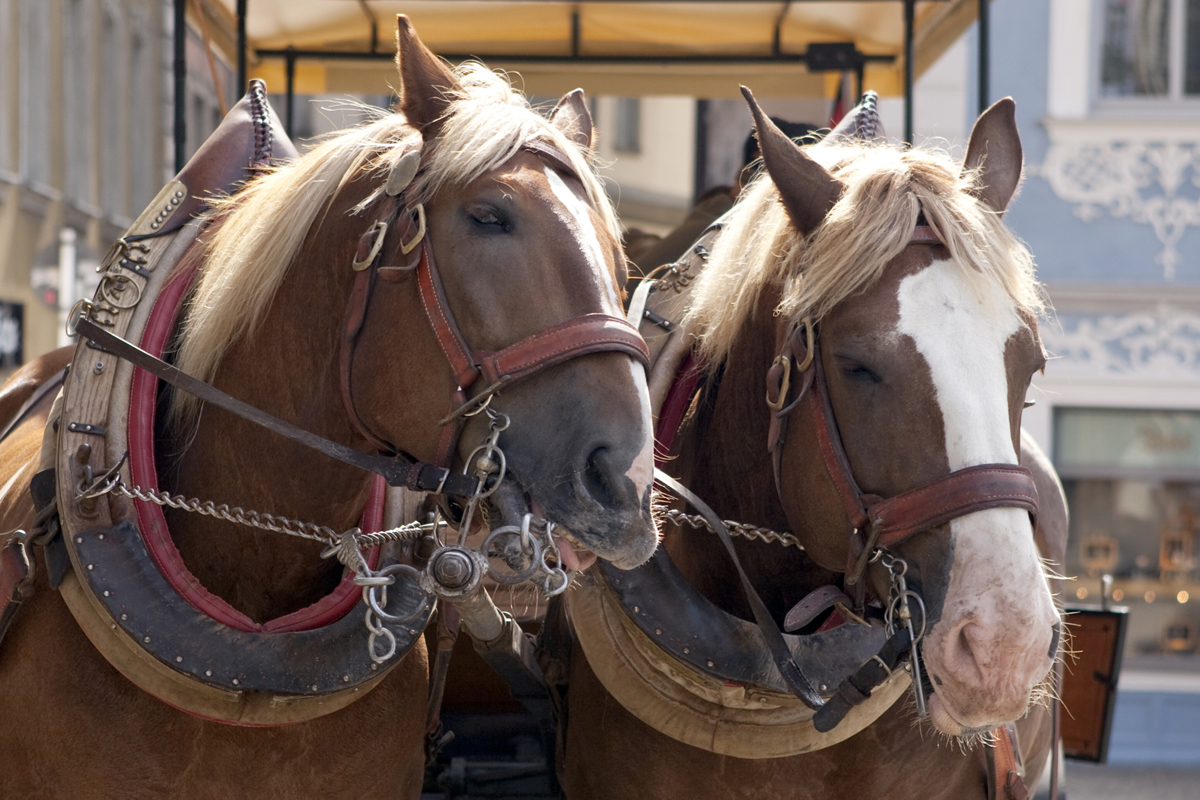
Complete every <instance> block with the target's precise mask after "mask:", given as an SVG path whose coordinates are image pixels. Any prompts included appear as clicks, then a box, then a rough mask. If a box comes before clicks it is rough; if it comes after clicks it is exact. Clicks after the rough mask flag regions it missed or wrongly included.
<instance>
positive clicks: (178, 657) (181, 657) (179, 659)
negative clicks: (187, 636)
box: [175, 656, 183, 664]
mask: <svg viewBox="0 0 1200 800" xmlns="http://www.w3.org/2000/svg"><path fill="white" fill-rule="evenodd" d="M175 663H176V664H182V663H183V656H175Z"/></svg>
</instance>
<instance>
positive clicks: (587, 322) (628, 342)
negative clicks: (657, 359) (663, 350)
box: [474, 314, 650, 386]
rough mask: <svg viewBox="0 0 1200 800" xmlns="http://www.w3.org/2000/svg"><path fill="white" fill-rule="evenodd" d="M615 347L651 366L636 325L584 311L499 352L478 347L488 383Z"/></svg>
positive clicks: (508, 378) (511, 379)
mask: <svg viewBox="0 0 1200 800" xmlns="http://www.w3.org/2000/svg"><path fill="white" fill-rule="evenodd" d="M606 350H616V351H619V352H622V353H625V354H626V355H628V356H630V357H632V358H634V359H636V360H637V361H640V362H641V363H642V366H645V367H649V365H650V351H649V350H648V349H647V348H646V342H645V340H643V339H642V335H641V334H640V333H638V330H637V328H635V327H633V326H632V325H630V324H629V323H628V322H626V321H625V320H624V319H621V318H620V317H613V316H609V315H608V314H584V315H583V316H582V317H576V318H575V319H572V320H568V321H566V322H564V323H562V324H560V325H555V326H554V327H552V328H546V329H545V330H544V331H541V332H539V333H535V334H533V335H532V336H527V337H525V338H524V339H521V340H520V341H518V342H516V343H515V344H511V345H509V346H508V347H506V348H504V349H503V350H500V351H499V352H494V353H491V352H486V351H476V352H475V354H474V355H475V357H476V358H477V359H478V364H479V368H480V372H481V373H482V375H483V379H484V380H485V381H486V382H487V384H488V385H489V386H490V385H494V384H497V383H500V382H501V381H505V382H511V381H514V380H519V379H521V378H524V377H526V376H527V375H532V374H533V373H535V372H538V371H540V370H543V369H545V368H546V367H549V366H552V365H554V364H558V363H560V362H562V361H566V360H568V359H571V358H575V357H577V356H583V355H587V354H588V353H599V352H603V351H606Z"/></svg>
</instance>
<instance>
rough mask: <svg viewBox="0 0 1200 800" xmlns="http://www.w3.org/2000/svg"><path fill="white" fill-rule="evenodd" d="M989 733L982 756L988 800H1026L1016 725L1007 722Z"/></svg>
mask: <svg viewBox="0 0 1200 800" xmlns="http://www.w3.org/2000/svg"><path fill="white" fill-rule="evenodd" d="M992 734H993V739H994V741H993V743H992V746H991V747H985V748H984V754H983V757H984V761H985V763H986V765H987V784H988V800H1027V798H1028V797H1029V789H1028V787H1026V786H1025V778H1024V775H1023V773H1024V764H1023V763H1022V760H1021V746H1020V743H1019V739H1018V737H1017V726H1016V725H1014V724H1013V723H1011V722H1010V723H1008V724H1007V725H1001V726H1000V727H999V728H996V729H995V730H994V731H992ZM1055 746H1056V747H1057V744H1056V745H1055Z"/></svg>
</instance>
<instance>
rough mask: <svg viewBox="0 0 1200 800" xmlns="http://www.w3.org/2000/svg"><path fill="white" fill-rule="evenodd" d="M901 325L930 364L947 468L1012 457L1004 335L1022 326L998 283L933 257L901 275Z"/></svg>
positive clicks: (1008, 336)
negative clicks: (988, 282)
mask: <svg viewBox="0 0 1200 800" xmlns="http://www.w3.org/2000/svg"><path fill="white" fill-rule="evenodd" d="M897 299H898V301H899V322H898V326H897V329H898V330H899V332H901V333H903V334H905V335H906V336H909V337H911V338H912V340H913V341H914V342H915V344H916V346H917V350H918V351H919V352H920V353H921V355H922V357H924V359H925V361H926V363H927V364H928V365H929V370H930V374H931V376H932V378H933V384H934V390H935V393H936V396H937V403H938V406H939V407H940V409H941V412H942V417H943V421H944V423H945V428H946V448H947V458H948V459H949V462H950V468H951V469H962V468H963V467H967V466H972V465H974V464H982V463H988V462H1007V463H1015V461H1016V452H1015V448H1014V446H1013V443H1012V438H1011V435H1010V430H1009V424H1008V423H1009V399H1008V398H1009V379H1010V371H1011V370H1010V366H1009V358H1008V345H1009V341H1010V340H1011V339H1012V337H1013V336H1014V335H1017V334H1019V333H1020V332H1021V331H1023V330H1025V325H1024V323H1023V322H1022V320H1021V317H1020V315H1019V314H1018V313H1017V308H1016V303H1015V302H1014V301H1013V300H1012V298H1011V297H1009V296H1008V293H1007V292H1005V291H1004V290H1003V289H1001V288H999V287H996V288H994V289H992V290H990V291H989V290H985V289H984V288H983V283H982V281H980V280H978V279H976V278H975V277H974V276H971V275H969V274H968V273H967V272H966V270H964V269H962V268H961V267H960V266H959V265H958V264H955V263H954V262H953V261H950V260H935V261H933V262H932V263H930V265H929V266H928V267H926V268H925V269H923V270H920V271H918V272H915V273H913V274H911V275H908V276H907V277H905V278H904V279H903V280H902V281H900V285H899V291H898V292H897Z"/></svg>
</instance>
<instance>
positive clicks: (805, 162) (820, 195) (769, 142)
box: [742, 86, 842, 236]
mask: <svg viewBox="0 0 1200 800" xmlns="http://www.w3.org/2000/svg"><path fill="white" fill-rule="evenodd" d="M742 96H743V97H744V98H746V104H747V105H749V106H750V114H751V115H752V116H753V117H754V130H755V132H756V133H757V134H758V145H759V148H760V149H761V150H762V157H763V164H765V165H766V168H767V172H768V173H769V174H770V176H771V180H773V181H774V182H775V186H777V187H778V188H779V197H780V199H781V200H783V206H784V208H786V209H787V212H788V216H789V217H790V218H791V220H792V224H793V225H795V226H796V229H797V230H798V231H800V233H801V234H802V235H804V236H807V235H809V234H810V233H812V232H813V231H814V230H816V229H817V226H818V225H820V224H821V223H822V222H823V221H824V220H825V215H826V214H828V213H829V209H831V208H833V205H834V203H836V202H837V201H838V198H839V197H841V196H842V184H841V183H839V182H838V180H837V179H836V178H834V177H833V176H832V175H830V174H829V173H828V172H826V171H825V168H824V167H822V166H821V165H820V164H818V163H817V162H816V161H814V160H813V159H812V158H810V157H809V155H808V154H807V153H805V152H804V150H803V149H802V148H801V147H800V146H799V145H797V144H796V143H795V142H793V141H792V140H791V139H789V138H788V137H787V134H785V133H784V132H783V131H781V130H779V128H778V126H776V125H775V123H774V122H771V120H770V118H768V117H767V115H766V114H764V113H763V112H762V109H761V108H759V107H758V103H757V102H755V100H754V95H753V94H752V93H751V92H750V90H749V89H747V88H746V87H745V86H743V87H742Z"/></svg>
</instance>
